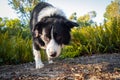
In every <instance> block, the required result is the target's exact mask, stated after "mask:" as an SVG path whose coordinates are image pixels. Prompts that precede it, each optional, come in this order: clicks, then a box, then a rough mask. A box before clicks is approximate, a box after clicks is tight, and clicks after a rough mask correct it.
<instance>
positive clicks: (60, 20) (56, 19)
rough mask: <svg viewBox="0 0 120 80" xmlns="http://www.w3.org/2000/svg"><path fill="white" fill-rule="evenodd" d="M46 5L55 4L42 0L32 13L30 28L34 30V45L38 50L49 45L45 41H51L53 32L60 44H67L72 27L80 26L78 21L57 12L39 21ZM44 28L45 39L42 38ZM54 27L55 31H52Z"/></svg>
mask: <svg viewBox="0 0 120 80" xmlns="http://www.w3.org/2000/svg"><path fill="white" fill-rule="evenodd" d="M46 7H53V6H52V5H51V4H48V3H45V2H41V3H39V4H38V5H37V6H36V7H35V8H34V9H33V12H32V14H31V19H30V29H31V32H32V38H33V46H34V48H35V49H36V50H40V48H41V47H43V46H47V44H46V43H45V41H46V42H47V43H49V41H50V40H51V34H53V38H54V40H55V42H56V43H57V44H58V45H61V46H62V45H67V44H68V43H69V41H70V38H71V37H70V30H71V28H73V27H74V26H78V24H77V23H75V22H72V21H69V20H68V19H66V17H65V16H61V15H60V14H56V13H54V14H51V15H50V16H47V15H46V16H45V17H42V18H41V20H40V21H39V20H38V18H39V13H40V12H41V11H42V10H43V9H45V8H46ZM53 8H55V7H53ZM43 14H44V13H43ZM43 28H44V30H45V39H44V40H43V39H42V38H41V35H42V31H43ZM52 28H53V33H51V30H52Z"/></svg>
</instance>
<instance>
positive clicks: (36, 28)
mask: <svg viewBox="0 0 120 80" xmlns="http://www.w3.org/2000/svg"><path fill="white" fill-rule="evenodd" d="M32 33H33V36H34V37H38V36H39V35H40V34H42V27H41V23H40V22H39V23H37V24H36V25H35V26H34V28H33V30H32Z"/></svg>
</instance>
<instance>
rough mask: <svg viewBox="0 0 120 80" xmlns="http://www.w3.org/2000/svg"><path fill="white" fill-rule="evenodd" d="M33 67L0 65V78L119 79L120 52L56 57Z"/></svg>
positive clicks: (26, 64) (29, 79)
mask: <svg viewBox="0 0 120 80" xmlns="http://www.w3.org/2000/svg"><path fill="white" fill-rule="evenodd" d="M54 62H55V63H53V64H48V63H47V62H44V63H45V67H44V68H41V69H35V63H34V62H30V63H25V64H19V65H4V66H0V80H120V54H117V53H114V54H97V55H92V56H82V57H77V58H69V59H56V60H54Z"/></svg>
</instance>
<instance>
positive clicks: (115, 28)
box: [61, 18, 120, 58]
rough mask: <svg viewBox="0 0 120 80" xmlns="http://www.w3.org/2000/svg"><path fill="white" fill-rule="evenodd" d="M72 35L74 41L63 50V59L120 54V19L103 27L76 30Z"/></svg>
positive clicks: (113, 20) (114, 19)
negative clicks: (98, 54) (101, 54)
mask: <svg viewBox="0 0 120 80" xmlns="http://www.w3.org/2000/svg"><path fill="white" fill-rule="evenodd" d="M71 34H72V41H71V43H70V45H69V46H66V47H65V48H64V49H63V52H62V55H61V57H62V58H66V57H72V58H73V57H76V56H80V55H92V54H97V53H114V52H120V18H117V19H116V18H113V19H112V21H111V22H107V23H104V25H103V26H96V27H91V26H88V27H81V28H80V27H79V28H74V29H73V30H72V33H71Z"/></svg>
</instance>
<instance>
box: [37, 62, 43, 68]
mask: <svg viewBox="0 0 120 80" xmlns="http://www.w3.org/2000/svg"><path fill="white" fill-rule="evenodd" d="M43 67H44V64H43V63H41V62H39V63H36V69H40V68H43Z"/></svg>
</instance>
